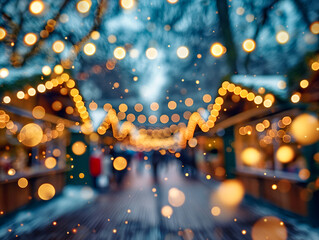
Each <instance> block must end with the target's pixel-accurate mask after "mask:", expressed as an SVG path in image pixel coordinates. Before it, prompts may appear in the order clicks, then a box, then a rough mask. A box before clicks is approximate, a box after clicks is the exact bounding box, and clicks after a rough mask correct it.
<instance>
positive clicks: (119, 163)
mask: <svg viewBox="0 0 319 240" xmlns="http://www.w3.org/2000/svg"><path fill="white" fill-rule="evenodd" d="M126 166H127V161H126V159H125V158H124V157H117V158H115V159H114V160H113V167H114V168H115V169H116V170H117V171H122V170H124V169H125V168H126Z"/></svg>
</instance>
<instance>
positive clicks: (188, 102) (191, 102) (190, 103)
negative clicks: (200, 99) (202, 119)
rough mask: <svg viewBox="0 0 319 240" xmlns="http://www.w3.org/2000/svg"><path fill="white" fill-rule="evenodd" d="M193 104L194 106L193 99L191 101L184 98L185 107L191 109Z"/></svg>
mask: <svg viewBox="0 0 319 240" xmlns="http://www.w3.org/2000/svg"><path fill="white" fill-rule="evenodd" d="M193 104H194V101H193V99H191V98H186V99H185V105H186V106H187V107H191V106H193Z"/></svg>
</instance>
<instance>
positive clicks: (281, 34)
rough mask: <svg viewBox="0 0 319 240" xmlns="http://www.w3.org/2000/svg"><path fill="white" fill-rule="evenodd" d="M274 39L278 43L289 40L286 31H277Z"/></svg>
mask: <svg viewBox="0 0 319 240" xmlns="http://www.w3.org/2000/svg"><path fill="white" fill-rule="evenodd" d="M276 40H277V42H278V43H280V44H285V43H287V42H288V41H289V33H288V32H286V31H283V30H282V31H279V32H278V33H277V34H276Z"/></svg>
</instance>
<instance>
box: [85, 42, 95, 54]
mask: <svg viewBox="0 0 319 240" xmlns="http://www.w3.org/2000/svg"><path fill="white" fill-rule="evenodd" d="M83 51H84V53H85V54H86V55H88V56H92V55H94V53H95V51H96V47H95V45H94V44H93V43H87V44H85V45H84V47H83Z"/></svg>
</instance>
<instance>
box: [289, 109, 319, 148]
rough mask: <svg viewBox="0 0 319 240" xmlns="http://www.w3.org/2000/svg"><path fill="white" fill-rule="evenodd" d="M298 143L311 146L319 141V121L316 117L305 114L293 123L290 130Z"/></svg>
mask: <svg viewBox="0 0 319 240" xmlns="http://www.w3.org/2000/svg"><path fill="white" fill-rule="evenodd" d="M290 131H291V133H292V135H293V136H294V138H295V139H296V141H297V142H298V143H300V144H302V145H310V144H313V143H315V142H317V141H318V139H319V121H318V118H317V117H316V116H314V115H311V114H308V113H303V114H301V115H299V116H298V117H296V118H295V119H294V120H293V121H292V123H291V129H290Z"/></svg>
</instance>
